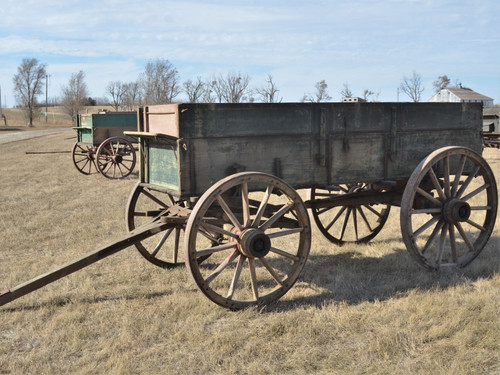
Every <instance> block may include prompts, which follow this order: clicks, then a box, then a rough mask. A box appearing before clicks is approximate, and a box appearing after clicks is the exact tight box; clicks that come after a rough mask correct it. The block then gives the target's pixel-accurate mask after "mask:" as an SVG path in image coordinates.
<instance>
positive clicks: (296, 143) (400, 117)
mask: <svg viewBox="0 0 500 375" xmlns="http://www.w3.org/2000/svg"><path fill="white" fill-rule="evenodd" d="M481 116H482V107H481V105H480V104H477V103H463V104H461V103H279V104H261V103H260V104H248V103H245V104H171V105H161V106H150V107H145V108H144V109H143V113H142V114H141V116H140V124H139V131H143V132H146V133H149V134H150V135H151V136H149V137H148V136H145V137H142V140H143V141H142V142H143V146H144V151H145V152H144V163H143V164H144V165H143V169H142V170H141V172H142V173H141V179H142V181H143V182H147V183H152V184H155V185H159V186H163V187H166V188H167V189H169V190H170V191H171V192H172V193H175V194H177V195H181V196H183V197H193V196H199V195H200V194H202V193H203V192H204V191H205V190H206V189H207V188H208V187H209V186H211V185H212V184H214V183H215V182H217V181H218V180H220V179H222V178H223V177H225V176H227V175H228V174H231V173H234V172H237V171H242V170H246V171H260V172H265V173H270V174H273V175H277V176H279V177H281V178H283V179H285V180H286V181H287V182H288V183H290V184H291V185H292V186H294V187H296V188H301V187H315V186H327V185H330V184H336V183H352V182H377V181H381V180H398V179H407V178H408V177H409V175H410V174H411V173H412V172H413V170H414V168H415V167H416V166H417V165H418V163H419V162H420V161H421V160H422V159H423V158H424V157H425V156H426V155H428V154H429V153H430V152H432V151H434V150H436V149H438V148H440V147H444V146H450V145H454V146H465V147H469V148H472V149H473V150H476V151H478V152H481V149H482V146H481V145H482V139H481V126H482V117H481ZM162 134H164V135H166V136H168V137H169V138H162V136H161V135H162Z"/></svg>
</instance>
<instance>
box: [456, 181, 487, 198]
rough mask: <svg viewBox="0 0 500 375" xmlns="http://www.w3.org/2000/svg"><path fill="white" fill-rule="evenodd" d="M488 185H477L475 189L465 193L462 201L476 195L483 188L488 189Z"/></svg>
mask: <svg viewBox="0 0 500 375" xmlns="http://www.w3.org/2000/svg"><path fill="white" fill-rule="evenodd" d="M489 187H490V185H489V184H484V185H482V186H480V187H478V188H477V189H476V190H474V191H472V192H470V193H469V194H467V195H466V196H465V197H463V198H461V199H462V200H463V201H468V200H469V199H471V198H472V197H474V196H476V195H478V194H479V193H480V192H482V191H484V190H485V189H488V188H489Z"/></svg>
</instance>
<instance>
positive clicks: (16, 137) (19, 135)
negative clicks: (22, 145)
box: [0, 128, 74, 144]
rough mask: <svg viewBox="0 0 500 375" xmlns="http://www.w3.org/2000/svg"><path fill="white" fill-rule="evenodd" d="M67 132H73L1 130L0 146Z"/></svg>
mask: <svg viewBox="0 0 500 375" xmlns="http://www.w3.org/2000/svg"><path fill="white" fill-rule="evenodd" d="M69 132H74V130H73V129H72V128H60V129H45V130H31V131H24V132H16V131H5V130H3V129H2V131H0V144H2V143H9V142H16V141H22V140H24V139H30V138H36V137H41V136H43V135H48V134H56V133H69Z"/></svg>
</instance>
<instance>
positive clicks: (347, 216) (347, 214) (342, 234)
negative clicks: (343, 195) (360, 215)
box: [340, 207, 352, 241]
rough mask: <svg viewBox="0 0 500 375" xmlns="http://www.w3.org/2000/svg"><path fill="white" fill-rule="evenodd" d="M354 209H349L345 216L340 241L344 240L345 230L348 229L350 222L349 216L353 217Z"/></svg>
mask: <svg viewBox="0 0 500 375" xmlns="http://www.w3.org/2000/svg"><path fill="white" fill-rule="evenodd" d="M351 211H352V208H351V207H348V208H347V212H346V214H345V219H344V224H343V225H342V231H341V232H340V240H341V241H342V239H343V238H344V234H345V230H346V228H347V222H348V221H349V216H350V215H351Z"/></svg>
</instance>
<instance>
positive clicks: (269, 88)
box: [255, 74, 283, 103]
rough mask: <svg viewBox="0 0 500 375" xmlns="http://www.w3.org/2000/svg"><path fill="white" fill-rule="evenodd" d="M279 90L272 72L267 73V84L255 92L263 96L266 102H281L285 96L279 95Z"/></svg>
mask: <svg viewBox="0 0 500 375" xmlns="http://www.w3.org/2000/svg"><path fill="white" fill-rule="evenodd" d="M279 91H280V90H278V88H277V87H276V83H275V82H274V81H273V76H272V75H271V74H268V75H267V80H266V85H265V86H263V87H259V88H257V89H255V93H256V94H257V95H259V96H260V97H261V99H262V101H263V102H264V103H281V101H282V100H283V98H282V97H279V94H278V93H279Z"/></svg>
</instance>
